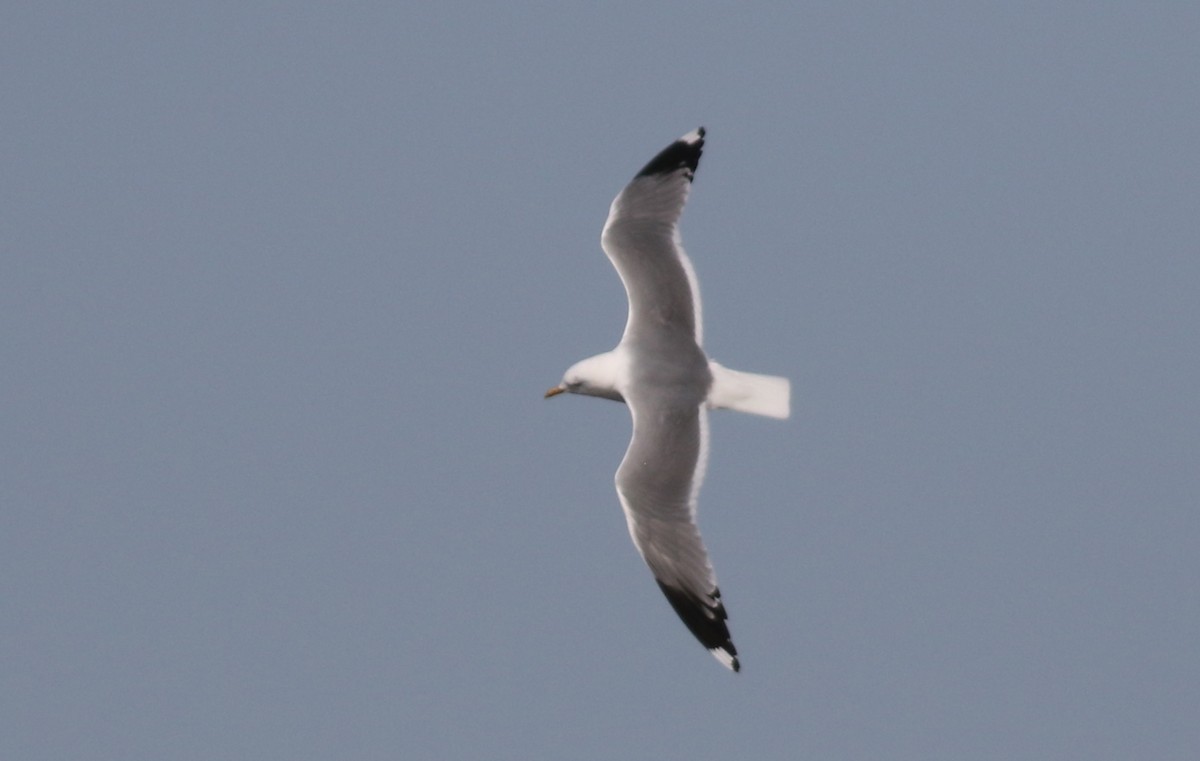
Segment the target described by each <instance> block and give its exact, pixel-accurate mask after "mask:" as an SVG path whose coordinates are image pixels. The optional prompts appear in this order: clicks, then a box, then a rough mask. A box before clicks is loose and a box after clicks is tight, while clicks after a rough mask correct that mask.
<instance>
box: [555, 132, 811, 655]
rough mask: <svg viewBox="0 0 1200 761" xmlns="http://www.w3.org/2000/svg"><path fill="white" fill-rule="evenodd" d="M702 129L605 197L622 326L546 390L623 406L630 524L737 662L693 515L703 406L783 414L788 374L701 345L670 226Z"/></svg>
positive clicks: (622, 480) (666, 584)
mask: <svg viewBox="0 0 1200 761" xmlns="http://www.w3.org/2000/svg"><path fill="white" fill-rule="evenodd" d="M704 134H705V133H704V128H703V127H700V128H699V129H696V130H694V131H692V132H689V133H688V134H686V135H684V136H683V137H681V138H679V139H678V140H676V141H675V142H673V143H671V144H670V145H668V146H667V147H666V148H664V149H663V150H662V151H661V152H659V154H658V155H657V156H655V157H654V158H653V159H651V160H650V163H648V164H646V166H644V167H643V168H642V170H641V171H640V172H638V173H637V175H636V176H635V177H634V178H633V180H632V181H631V182H630V183H629V184H628V185H626V186H625V188H624V189H623V190H622V191H621V192H620V193H619V194H618V195H617V197H616V199H615V200H614V201H613V202H612V207H611V209H610V210H609V213H608V221H607V222H605V224H604V230H603V232H601V234H600V245H601V247H602V248H603V249H604V253H605V254H607V255H608V258H609V259H610V260H612V263H613V266H614V267H616V269H617V274H618V275H620V277H621V282H622V283H624V285H625V293H626V295H627V296H628V298H629V318H628V320H627V322H626V323H625V333H624V334H623V335H622V336H621V341H620V343H618V344H617V347H616V348H615V349H613V350H612V351H608V352H605V353H603V354H597V355H596V356H594V357H589V358H588V359H585V360H583V361H581V362H577V363H576V364H574V365H572V366H571V367H570V368H569V369H568V370H567V371H566V373H565V374H564V375H563V378H562V382H561V383H559V384H558V385H557V386H554V387H553V388H551V389H550V390H549V391H547V392H546V398H547V399H549V398H550V397H553V396H558V395H559V394H563V393H569V394H584V395H586V396H596V397H600V398H602V399H611V400H613V401H618V402H624V403H625V405H626V406H627V407H628V408H629V413H630V416H631V417H632V418H633V438H632V440H631V441H630V442H629V448H628V449H627V450H626V452H625V458H624V459H623V460H621V465H620V467H618V468H617V475H616V486H617V497H618V499H619V500H620V502H621V507H622V508H623V510H624V512H625V520H626V523H627V524H628V526H629V535H630V536H631V537H632V539H633V544H634V546H635V547H636V548H637V550H638V552H639V553H640V554H641V556H642V560H644V561H645V563H646V565H647V566H649V568H650V571H651V572H652V573H653V574H654V579H655V581H657V582H658V586H659V588H660V589H661V590H662V591H663V594H664V595H666V597H667V601H668V602H669V603H671V607H672V608H674V609H675V612H676V613H677V614H679V617H680V618H681V619H682V620H683V623H684V624H685V625H686V626H687V628H688V630H690V631H691V633H692V634H693V635H695V637H696V639H698V640H699V641H700V643H701V644H702V645H704V647H706V648H707V649H708V651H709V652H710V653H712V655H713V656H714V657H715V658H716V659H717V660H718V661H720V663H721V664H722V665H724V666H725V667H727V668H729V669H731V670H733V671H735V672H736V671H738V670H739V669H740V668H741V664H740V662H739V661H738V653H737V648H736V647H734V645H733V640H732V639H731V638H730V635H729V626H728V624H727V623H726V621H727V620H728V614H727V613H726V612H725V605H724V603H723V602H722V601H721V592H720V590H719V589H718V587H717V577H716V574H715V573H714V572H713V567H712V563H711V562H709V559H708V551H707V550H706V549H705V547H704V540H703V539H701V538H700V531H699V529H698V528H697V526H696V497H697V495H698V494H699V493H700V484H701V482H702V481H703V479H704V469H705V465H706V462H707V460H708V410H710V409H731V410H736V411H739V412H748V413H751V414H755V415H764V416H766V417H772V418H777V419H785V418H787V417H788V416H789V414H790V398H791V385H790V383H789V382H788V380H787V379H786V378H780V377H776V376H771V375H759V374H756V373H746V372H739V371H737V370H730V369H728V368H726V367H723V366H721V365H719V364H717V363H716V362H714V361H712V360H711V359H709V358H708V356H707V355H706V354H705V353H704V349H703V332H702V323H701V317H700V290H699V286H698V285H697V282H696V273H695V271H694V270H693V269H692V263H691V260H689V259H688V256H687V254H686V253H685V252H684V250H683V244H682V241H681V239H680V236H679V217H680V216H681V215H682V213H683V206H684V204H685V203H686V202H687V197H688V192H689V191H690V190H691V186H692V179H693V177H694V176H695V173H696V167H697V166H698V165H699V163H700V153H701V151H702V149H703V148H704Z"/></svg>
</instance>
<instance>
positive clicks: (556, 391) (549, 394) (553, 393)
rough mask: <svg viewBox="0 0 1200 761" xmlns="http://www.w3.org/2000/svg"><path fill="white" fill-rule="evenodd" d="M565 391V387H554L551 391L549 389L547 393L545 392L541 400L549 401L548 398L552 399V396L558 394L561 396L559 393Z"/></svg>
mask: <svg viewBox="0 0 1200 761" xmlns="http://www.w3.org/2000/svg"><path fill="white" fill-rule="evenodd" d="M566 390H567V387H566V386H555V387H554V388H552V389H550V390H549V391H547V392H546V395H545V396H544V397H542V398H543V399H549V398H550V397H552V396H558V395H559V394H561V393H563V392H565V391H566Z"/></svg>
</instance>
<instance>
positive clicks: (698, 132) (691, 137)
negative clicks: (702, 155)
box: [679, 127, 704, 145]
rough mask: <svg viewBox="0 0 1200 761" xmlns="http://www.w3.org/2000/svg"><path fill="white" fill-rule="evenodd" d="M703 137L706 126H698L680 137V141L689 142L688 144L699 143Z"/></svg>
mask: <svg viewBox="0 0 1200 761" xmlns="http://www.w3.org/2000/svg"><path fill="white" fill-rule="evenodd" d="M703 139H704V128H703V127H697V128H696V129H694V130H692V131H691V132H689V133H687V134H686V135H684V136H683V137H681V138H679V142H681V143H687V144H688V145H692V144H693V143H698V142H700V141H701V140H703Z"/></svg>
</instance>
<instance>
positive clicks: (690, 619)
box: [655, 579, 742, 672]
mask: <svg viewBox="0 0 1200 761" xmlns="http://www.w3.org/2000/svg"><path fill="white" fill-rule="evenodd" d="M655 581H656V582H658V588H659V589H661V590H662V592H663V594H664V595H666V598H667V602H669V603H671V607H672V608H674V609H675V612H676V613H677V614H679V618H680V619H682V620H683V623H684V625H685V626H687V628H688V631H690V632H691V633H692V635H693V636H695V638H696V639H698V640H700V644H702V645H704V647H706V648H708V651H709V652H710V653H712V654H713V657H715V658H716V659H717V660H719V661H720V662H721V663H723V664H725V665H726V666H728V667H729V668H731V669H733V670H734V671H735V672H736V671H740V670H741V668H742V664H741V663H740V662H739V661H738V657H737V648H736V647H734V646H733V640H732V639H730V636H729V627H728V626H727V625H726V624H725V621H726V620H727V619H728V618H729V616H728V614H727V613H726V612H725V606H724V604H722V603H721V592H720V590H717V589H714V590H713V593H712V599H713V603H712V604H709V603H707V602H705V601H702V600H698V599H696V598H695V597H693V596H692V595H690V594H688V593H687V592H684V591H683V590H682V589H676V588H675V587H670V586H667V585H666V584H663V583H662V582H661V581H658V579H655Z"/></svg>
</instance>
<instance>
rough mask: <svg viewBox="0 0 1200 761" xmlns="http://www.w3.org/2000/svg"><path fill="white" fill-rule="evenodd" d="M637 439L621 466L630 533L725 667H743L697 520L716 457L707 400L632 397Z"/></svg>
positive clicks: (695, 630)
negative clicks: (710, 453) (699, 499)
mask: <svg viewBox="0 0 1200 761" xmlns="http://www.w3.org/2000/svg"><path fill="white" fill-rule="evenodd" d="M628 404H629V409H630V411H631V413H632V415H633V439H632V440H631V441H630V442H629V449H628V450H627V451H626V452H625V459H623V460H622V461H621V467H620V468H618V469H617V477H616V482H617V495H618V496H619V497H620V500H621V507H623V508H624V509H625V520H626V521H627V522H628V524H629V534H630V536H631V537H633V543H634V545H635V546H636V547H637V549H638V552H640V553H641V555H642V558H643V559H644V560H645V561H646V565H648V566H649V567H650V570H651V571H652V572H653V573H654V578H655V580H656V581H657V582H658V586H659V587H660V588H661V589H662V591H663V594H665V595H666V596H667V600H668V601H669V602H670V603H671V607H673V608H674V609H675V612H676V613H678V614H679V617H680V618H681V619H683V623H684V624H686V625H687V628H688V629H689V630H690V631H691V632H692V634H694V635H695V636H696V639H698V640H700V643H701V644H703V645H704V646H705V647H706V648H708V650H709V652H711V653H712V654H713V656H714V657H716V659H717V660H719V661H720V662H721V663H723V664H724V665H725V666H727V667H729V668H731V669H733V670H734V671H737V670H738V669H739V667H740V664H739V663H738V658H737V648H735V647H734V646H733V642H732V641H731V639H730V635H729V627H728V626H727V625H726V623H725V621H726V619H727V615H726V613H725V606H724V605H723V604H722V603H721V592H720V590H719V589H718V588H717V577H716V574H714V573H713V568H712V564H711V563H710V562H709V560H708V551H707V550H706V549H705V547H704V540H702V539H701V538H700V530H699V529H698V528H697V527H696V495H697V494H698V493H699V491H700V483H701V481H703V479H704V468H705V464H706V463H707V460H708V413H707V411H706V409H705V407H704V405H703V404H687V405H675V404H669V403H667V402H665V401H664V400H663V399H662V398H651V399H646V398H640V399H632V400H628Z"/></svg>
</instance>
